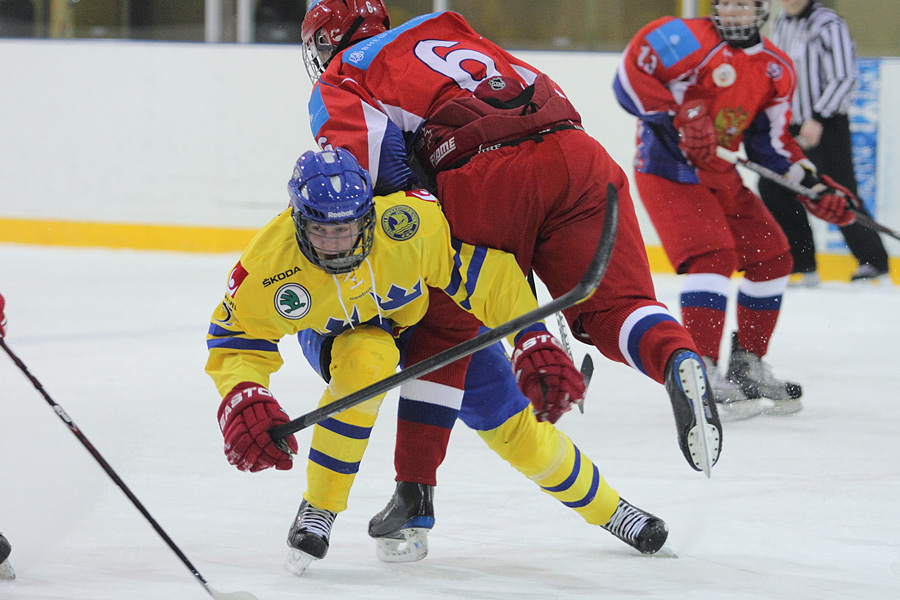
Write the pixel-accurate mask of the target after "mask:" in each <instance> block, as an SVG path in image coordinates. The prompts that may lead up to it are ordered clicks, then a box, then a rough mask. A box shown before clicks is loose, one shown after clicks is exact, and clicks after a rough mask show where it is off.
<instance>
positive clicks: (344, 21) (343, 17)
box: [300, 0, 391, 83]
mask: <svg viewBox="0 0 900 600" xmlns="http://www.w3.org/2000/svg"><path fill="white" fill-rule="evenodd" d="M390 28H391V18H390V17H389V16H388V12H387V7H385V5H384V2H383V0H316V1H314V2H313V3H312V6H310V7H309V10H307V11H306V16H305V17H304V18H303V25H302V26H301V27H300V35H301V36H302V38H303V62H304V63H305V64H306V72H307V73H308V74H309V77H310V79H312V81H313V83H315V82H316V80H318V79H319V76H321V75H322V73H324V72H325V67H327V66H328V63H329V62H331V59H332V58H334V56H335V55H336V54H337V53H338V52H340V51H341V50H343V49H344V48H347V47H349V46H350V45H352V44H355V43H356V42H358V41H360V40H364V39H366V38H370V37H372V36H374V35H378V34H379V33H382V32H385V31H387V30H388V29H390Z"/></svg>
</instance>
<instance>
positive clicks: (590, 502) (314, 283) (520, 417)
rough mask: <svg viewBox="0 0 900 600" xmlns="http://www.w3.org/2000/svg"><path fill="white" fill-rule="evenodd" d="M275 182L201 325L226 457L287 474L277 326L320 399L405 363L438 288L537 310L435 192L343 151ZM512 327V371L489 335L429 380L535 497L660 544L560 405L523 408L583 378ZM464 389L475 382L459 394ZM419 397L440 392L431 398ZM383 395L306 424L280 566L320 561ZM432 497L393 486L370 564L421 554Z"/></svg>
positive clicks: (465, 301)
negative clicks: (267, 209) (320, 388)
mask: <svg viewBox="0 0 900 600" xmlns="http://www.w3.org/2000/svg"><path fill="white" fill-rule="evenodd" d="M288 190H289V193H290V198H291V206H290V207H289V208H288V209H286V210H285V211H284V212H282V213H281V214H279V215H278V216H277V217H275V219H274V220H272V221H271V222H270V223H269V224H268V225H266V226H265V227H264V228H263V229H262V230H261V231H260V232H259V233H258V234H257V235H256V236H255V237H254V239H253V240H252V241H251V242H250V244H249V246H248V247H247V248H246V249H245V251H244V253H243V254H242V256H241V258H240V260H239V261H238V263H237V265H235V267H234V268H233V269H232V271H231V273H230V275H229V278H228V282H227V293H226V294H225V298H224V300H223V301H222V303H221V304H220V305H219V306H218V308H217V309H216V310H215V312H214V314H213V318H212V323H211V325H210V329H209V333H208V336H207V345H208V347H209V359H208V362H207V365H206V371H207V373H208V374H209V375H210V376H211V377H212V378H213V380H214V382H215V384H216V387H217V388H218V391H219V393H220V395H221V396H222V398H223V400H222V402H221V405H220V407H219V411H218V418H219V426H220V428H221V430H222V433H223V436H224V438H225V454H226V457H227V458H228V461H229V462H230V463H231V464H233V465H235V466H236V467H237V468H238V469H240V470H243V471H251V472H253V471H259V470H262V469H266V468H270V467H275V468H276V469H281V470H285V469H290V468H291V466H292V456H291V453H293V454H295V453H297V451H298V447H297V442H296V439H295V438H294V436H293V435H291V436H289V437H288V438H285V440H284V441H285V443H287V445H288V446H289V448H290V450H291V453H286V452H284V451H283V449H282V448H283V447H284V446H281V447H279V445H276V444H275V443H274V442H273V440H272V439H271V437H270V436H269V433H268V431H269V430H270V429H271V428H272V427H274V426H276V425H279V424H282V423H285V422H287V421H288V420H289V419H288V417H287V415H286V414H285V412H284V411H283V410H282V408H281V406H280V405H279V403H278V402H277V401H276V400H275V398H274V396H273V394H272V393H271V392H269V390H268V389H267V388H268V386H269V376H270V375H271V374H272V373H273V372H275V371H276V370H278V369H279V368H280V367H281V365H282V359H281V356H280V354H279V352H278V342H279V340H280V339H281V338H282V337H284V336H285V335H293V334H299V335H298V338H299V340H300V343H301V346H302V347H303V351H304V354H305V355H306V357H307V360H309V362H310V364H311V365H312V366H313V367H314V368H315V369H316V370H317V371H318V372H319V374H320V375H321V376H322V377H323V379H324V380H325V381H326V382H327V386H326V387H325V390H324V392H323V394H322V397H321V399H320V402H319V405H320V406H321V405H324V404H327V403H331V402H333V401H334V400H335V399H337V398H341V397H344V396H346V395H348V394H351V393H353V392H355V391H357V390H359V389H362V388H363V387H365V386H367V385H369V384H371V383H373V382H375V381H378V380H381V379H384V378H385V377H388V376H390V375H391V374H393V373H394V372H395V371H396V369H397V367H398V365H399V366H402V365H403V364H404V356H405V351H406V348H407V346H408V345H409V343H410V342H409V340H410V339H411V336H414V334H415V330H416V326H417V324H418V323H419V322H420V321H422V319H423V317H424V316H425V315H426V312H427V311H429V310H430V309H429V296H432V295H433V294H447V295H448V296H450V297H451V298H452V299H453V301H454V302H456V303H457V304H458V305H459V306H461V307H463V308H464V309H466V310H467V311H469V312H471V313H472V314H474V315H475V316H476V317H477V318H478V319H479V320H481V321H482V322H483V323H484V324H485V325H487V326H489V327H491V326H497V325H500V324H502V323H504V322H506V321H509V320H511V319H513V318H516V317H518V316H520V315H522V314H524V313H526V312H528V311H530V310H532V309H534V308H535V307H536V306H537V302H536V300H535V297H534V294H533V293H532V291H531V288H530V286H529V284H528V282H527V280H526V278H525V276H524V274H523V273H522V271H521V270H520V268H519V267H518V265H517V263H516V260H515V258H514V257H513V256H512V255H510V254H507V253H504V252H501V251H499V250H494V249H489V248H481V247H473V246H469V245H466V244H462V243H460V242H458V241H456V240H454V239H452V238H451V235H450V230H449V226H448V224H447V221H446V219H445V218H444V216H443V214H442V212H441V210H440V206H439V204H438V202H437V200H436V199H435V198H434V197H433V196H431V195H430V194H429V193H428V192H426V191H424V190H417V191H408V192H397V193H394V194H391V195H388V196H378V197H373V191H372V185H371V182H370V179H369V176H368V173H366V171H365V170H363V169H362V168H361V167H360V166H359V164H358V163H357V161H356V160H355V158H353V156H352V155H351V154H350V153H349V152H346V151H344V150H342V149H337V150H336V151H324V152H318V153H317V152H307V153H305V154H304V155H303V156H301V157H300V159H299V160H298V161H297V164H296V166H295V169H294V173H293V176H292V178H291V180H290V182H289V184H288ZM432 306H433V307H438V306H439V305H438V304H433V305H432ZM431 310H439V308H432V309H431ZM511 338H512V339H510V343H511V344H512V345H513V346H514V348H515V352H514V353H513V359H512V369H511V368H510V361H509V359H508V358H507V357H506V356H505V353H504V351H503V350H502V346H500V345H499V344H496V345H494V346H492V347H490V348H488V349H486V350H482V351H480V352H478V353H476V354H475V355H474V356H473V358H472V368H470V370H469V376H468V377H463V379H461V380H453V379H452V378H449V379H450V380H449V381H447V382H446V383H448V384H449V385H444V386H437V387H438V388H440V389H446V390H449V391H450V392H453V393H457V394H458V395H459V396H461V397H462V409H461V410H460V412H459V415H460V418H461V419H462V420H463V421H465V422H466V424H467V425H469V426H470V427H472V428H474V429H476V430H477V431H478V432H479V435H481V437H482V438H483V439H484V440H485V441H486V442H487V444H488V446H489V447H490V448H491V449H492V450H494V451H495V452H496V453H497V454H499V455H500V456H501V457H502V458H504V459H505V460H507V461H508V462H509V463H510V464H511V465H512V466H513V467H515V468H516V469H518V470H519V471H520V472H522V473H523V474H525V475H526V476H528V477H529V478H531V479H532V480H534V481H535V482H536V483H537V484H538V485H539V486H540V487H541V488H542V489H543V490H544V491H545V492H547V493H549V494H551V495H553V496H554V497H556V498H557V499H558V500H560V501H561V502H563V503H564V504H565V505H566V506H569V507H571V508H573V509H574V510H576V511H577V512H578V513H579V514H581V515H582V517H584V519H585V520H586V521H588V523H591V524H595V525H600V526H603V527H604V528H605V529H607V530H608V531H610V532H611V533H613V534H614V535H616V536H617V537H619V538H620V539H622V540H623V541H625V542H626V543H628V544H629V545H631V546H633V547H634V548H637V549H638V550H639V551H641V552H643V553H653V552H656V551H657V550H659V548H660V547H662V545H663V543H664V542H665V539H666V535H667V530H666V527H665V523H664V522H663V521H662V520H661V519H659V518H657V517H655V516H653V515H651V514H649V513H647V512H645V511H642V510H641V509H639V508H637V507H634V506H632V505H631V504H629V503H627V502H626V501H624V500H622V499H621V498H620V497H619V495H618V493H617V492H616V491H615V490H613V489H612V488H610V487H609V486H608V485H607V484H606V482H605V481H604V480H603V478H602V476H600V474H599V471H598V470H597V468H596V466H594V464H593V463H592V462H591V460H590V459H588V458H587V457H586V456H585V455H583V454H582V453H581V452H580V451H579V449H578V448H577V447H576V446H575V445H574V444H573V443H572V442H571V441H570V440H569V439H568V438H567V437H566V436H565V435H563V434H562V433H561V432H559V431H558V430H557V429H556V427H555V426H554V425H553V424H552V422H553V421H555V420H556V418H558V417H559V414H554V415H552V416H553V417H554V418H551V419H549V420H547V419H546V418H543V419H542V420H541V421H539V419H538V417H536V416H535V413H537V414H538V415H542V413H543V417H546V416H547V415H546V413H547V412H556V413H561V412H565V410H568V406H569V404H570V403H571V402H577V401H578V400H580V399H581V398H582V397H583V395H584V392H585V386H584V381H583V379H582V376H581V374H580V373H579V372H578V371H577V369H576V368H575V366H574V365H573V364H572V362H571V359H570V358H569V357H568V355H567V354H566V353H565V351H564V350H562V348H561V347H560V345H559V343H558V342H557V341H556V340H555V339H554V338H553V336H551V335H550V334H549V333H548V332H547V330H546V328H545V327H544V326H543V324H536V325H534V326H531V327H528V328H525V329H523V330H522V331H520V332H518V333H517V334H515V335H514V336H511ZM407 358H408V357H407ZM475 366H477V367H478V368H477V369H476V368H475ZM513 370H515V373H516V375H515V376H514V375H513V372H514V371H513ZM417 382H418V385H419V386H420V389H432V388H428V387H427V386H428V385H429V382H421V381H419V380H414V381H413V382H411V387H412V388H415V387H416V385H417ZM516 382H518V386H520V387H522V389H525V390H528V392H527V393H528V394H529V395H530V397H531V401H530V402H529V398H528V397H526V396H525V395H523V394H522V393H521V392H520V390H519V387H517V385H516ZM423 385H424V386H425V387H421V386H423ZM464 387H465V388H466V390H473V391H474V392H473V393H471V394H468V392H467V395H465V396H463V392H462V390H463V388H464ZM435 389H436V388H435ZM534 390H539V391H538V392H537V393H535V391H534ZM403 393H404V392H403V388H401V395H402V394H403ZM423 396H425V397H423V398H421V400H422V401H424V402H429V401H433V402H436V403H440V402H442V401H443V400H442V398H441V394H440V393H435V394H424V395H423ZM383 397H384V395H381V396H379V397H376V398H373V399H371V400H368V401H366V402H364V403H362V404H359V405H357V406H355V407H353V408H350V409H348V410H345V411H343V412H341V413H339V414H337V415H335V416H334V417H332V418H329V419H327V420H325V421H323V422H322V423H319V424H317V425H316V426H315V428H314V431H313V437H312V442H311V448H310V451H309V457H308V461H307V490H306V492H305V493H304V495H303V501H302V502H301V504H300V509H299V511H298V514H297V517H296V519H295V520H294V522H293V524H292V526H291V528H290V531H289V535H288V546H289V548H290V551H289V555H288V561H287V565H286V566H287V567H288V568H289V569H290V570H291V571H293V572H294V573H296V574H298V575H299V574H301V573H302V572H303V571H304V570H305V569H306V568H307V567H308V565H309V564H310V563H311V562H312V561H313V560H315V559H321V558H324V557H325V554H326V552H327V550H328V544H329V539H330V533H331V526H332V523H333V522H334V519H335V516H336V514H337V513H339V512H341V511H343V510H345V509H346V508H347V499H348V496H349V493H350V488H351V486H352V483H353V479H354V477H355V474H356V472H357V471H358V468H359V464H360V461H361V459H362V456H363V453H364V451H365V448H366V445H367V443H368V438H369V433H370V431H371V428H372V427H373V425H374V423H375V418H376V416H377V413H378V409H379V406H380V404H381V401H382V399H383ZM432 499H433V486H429V485H424V484H416V483H411V484H408V485H407V484H406V483H404V482H401V483H400V484H398V490H397V493H395V497H394V498H393V499H392V501H391V503H390V504H389V505H388V507H387V508H386V509H385V511H382V513H380V514H379V515H377V516H376V517H375V518H373V520H372V523H370V527H369V533H370V535H372V537H375V538H376V541H377V550H378V557H379V558H380V559H381V560H385V561H396V562H403V561H410V560H419V559H421V558H424V556H425V554H426V553H427V532H428V530H430V529H431V527H432V526H433V524H434V513H433V507H432ZM379 517H381V520H380V521H378V519H379ZM376 521H377V522H376Z"/></svg>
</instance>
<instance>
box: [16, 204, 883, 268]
mask: <svg viewBox="0 0 900 600" xmlns="http://www.w3.org/2000/svg"><path fill="white" fill-rule="evenodd" d="M256 232H257V229H247V228H230V227H197V226H187V225H143V224H135V223H96V222H87V221H48V220H34V219H2V218H0V243H13V244H36V245H40V246H79V247H90V248H130V249H134V250H168V251H173V252H240V251H241V250H243V249H244V247H245V246H246V245H247V244H248V243H249V242H250V240H251V239H252V238H253V236H254V235H255V234H256ZM647 258H648V259H649V261H650V271H651V272H653V273H674V270H673V269H672V265H670V264H669V259H668V258H667V257H666V253H665V252H664V251H663V249H662V248H661V247H660V246H648V247H647ZM816 258H817V261H818V266H819V276H820V277H821V278H822V281H849V279H850V274H851V273H853V271H854V270H855V269H856V266H857V265H856V261H855V260H854V259H853V257H852V256H849V255H842V254H818V255H817V257H816ZM890 264H891V279H892V280H893V282H894V283H895V284H900V258H898V257H892V258H891V263H890Z"/></svg>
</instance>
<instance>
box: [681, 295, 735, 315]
mask: <svg viewBox="0 0 900 600" xmlns="http://www.w3.org/2000/svg"><path fill="white" fill-rule="evenodd" d="M681 307H682V308H688V307H690V308H711V309H713V310H721V311H722V312H725V309H726V308H727V307H728V296H723V295H722V294H714V293H712V292H684V293H683V294H681Z"/></svg>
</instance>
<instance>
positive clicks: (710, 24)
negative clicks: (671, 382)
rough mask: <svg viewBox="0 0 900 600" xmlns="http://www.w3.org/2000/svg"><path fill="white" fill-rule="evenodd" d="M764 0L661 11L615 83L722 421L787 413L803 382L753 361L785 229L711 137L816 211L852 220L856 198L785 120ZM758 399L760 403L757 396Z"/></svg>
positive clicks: (763, 335)
mask: <svg viewBox="0 0 900 600" xmlns="http://www.w3.org/2000/svg"><path fill="white" fill-rule="evenodd" d="M768 9H769V2H768V1H767V0H766V1H760V0H755V1H754V0H721V1H718V2H714V3H713V5H712V15H711V17H708V18H698V19H676V18H672V17H664V18H662V19H658V20H656V21H653V22H652V23H650V24H648V25H647V26H645V27H644V28H643V29H641V30H640V31H639V32H638V33H637V35H636V36H635V37H634V39H633V40H632V41H631V43H630V44H629V46H628V48H627V49H626V51H625V53H624V55H623V58H622V62H621V64H620V66H619V70H618V73H617V75H616V78H615V81H614V89H615V92H616V95H617V97H618V100H619V103H620V104H621V105H622V106H623V107H624V108H625V110H627V111H628V112H630V113H631V114H634V115H636V116H638V117H639V119H640V126H639V131H638V151H637V157H636V159H635V171H636V173H635V179H636V182H637V187H638V190H639V192H640V196H641V200H642V201H643V203H644V206H645V207H646V208H647V212H648V213H649V215H650V218H651V219H652V221H653V224H654V226H655V227H656V230H657V233H658V234H659V237H660V240H661V241H662V244H663V247H664V249H665V251H666V254H667V255H668V257H669V260H670V261H671V263H672V265H673V266H674V267H675V270H676V271H677V272H678V273H685V274H687V277H686V278H685V283H684V288H683V290H682V294H681V310H682V317H683V321H684V324H685V327H687V329H688V331H690V332H691V335H693V337H694V340H695V341H696V343H697V345H698V346H699V348H700V352H701V353H702V355H703V358H704V362H705V363H706V367H707V372H708V373H709V375H710V379H711V381H712V385H713V388H714V390H715V395H716V400H717V404H718V407H719V412H720V414H721V416H722V419H723V420H736V419H742V418H748V417H752V416H755V415H757V414H760V413H761V412H762V413H768V414H788V413H794V412H797V411H798V410H800V409H801V408H802V406H801V404H800V396H801V388H800V386H799V385H797V384H795V383H790V382H787V381H783V380H780V379H777V378H775V377H774V375H773V374H772V373H771V371H770V369H769V368H768V365H767V364H766V363H764V362H763V361H762V357H763V356H765V354H766V351H767V349H768V345H769V340H770V338H771V336H772V332H773V331H774V329H775V323H776V320H777V319H778V312H779V308H780V305H781V298H782V294H783V292H784V289H785V286H786V284H787V279H788V275H789V274H790V272H791V266H792V259H791V255H790V250H789V247H788V243H787V239H786V238H785V236H784V233H783V232H782V231H781V229H780V228H779V227H778V224H777V223H776V222H775V220H774V219H773V218H772V215H771V214H770V213H769V211H768V210H766V208H765V206H764V205H763V204H762V202H761V201H760V199H759V198H758V197H757V196H756V195H755V194H753V193H752V192H751V191H750V190H749V189H747V188H746V187H745V186H744V185H743V184H742V182H741V178H740V175H739V174H738V172H737V170H736V168H735V167H734V165H732V164H731V163H728V162H726V161H724V160H722V159H720V158H717V157H716V147H717V146H723V147H725V148H727V149H729V150H737V149H738V146H739V145H740V143H741V142H742V141H743V143H744V146H745V148H746V151H747V154H748V156H749V157H750V159H751V160H753V161H754V162H757V163H760V164H762V165H765V166H766V167H768V168H770V169H772V170H773V171H775V172H777V173H782V174H785V175H786V176H787V177H789V178H790V179H792V180H793V181H796V182H801V183H802V184H803V185H805V186H807V187H810V188H812V189H813V190H815V191H816V192H818V193H819V194H820V196H819V199H818V201H813V200H811V199H809V198H804V197H800V198H799V199H800V201H801V202H802V203H803V204H804V206H806V208H807V210H809V212H811V213H812V214H813V215H815V216H817V217H819V218H821V219H824V220H826V221H829V222H831V223H835V224H837V225H841V226H843V225H847V224H848V223H851V222H853V220H854V216H853V213H851V212H849V211H848V210H847V206H848V202H850V203H853V204H854V205H855V204H856V199H855V198H854V197H853V195H852V194H851V193H850V192H849V191H847V190H846V189H845V188H843V187H841V186H839V185H838V184H836V183H834V181H832V180H831V179H830V178H829V177H827V176H826V175H821V176H820V175H817V174H816V169H815V166H814V165H813V164H812V163H811V162H809V161H808V160H806V158H805V157H804V155H803V152H802V151H801V149H800V147H799V146H798V145H797V143H796V142H795V140H794V139H793V138H792V137H791V135H790V133H789V132H788V130H787V126H788V124H789V123H790V115H791V94H792V93H793V90H794V71H793V67H792V66H791V61H790V59H788V58H787V56H786V55H785V54H784V53H783V52H782V51H781V50H779V49H778V48H776V47H775V46H774V45H772V43H771V42H769V41H768V40H765V39H763V38H761V36H760V34H759V28H760V26H762V24H763V23H764V22H765V20H766V18H767V15H768ZM736 270H737V271H743V272H744V279H743V280H742V281H741V283H740V285H739V288H738V297H737V321H738V330H737V332H735V333H734V335H733V336H732V348H731V359H730V363H729V365H728V370H727V373H722V372H719V371H718V369H717V361H718V358H719V346H720V344H721V339H722V332H723V328H724V322H725V309H726V303H727V299H728V296H729V291H730V279H729V278H730V277H731V274H732V273H733V272H734V271H736ZM761 398H765V399H766V402H762V401H761Z"/></svg>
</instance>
